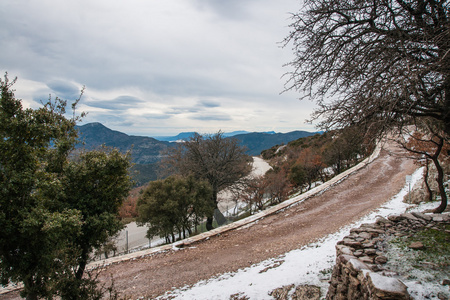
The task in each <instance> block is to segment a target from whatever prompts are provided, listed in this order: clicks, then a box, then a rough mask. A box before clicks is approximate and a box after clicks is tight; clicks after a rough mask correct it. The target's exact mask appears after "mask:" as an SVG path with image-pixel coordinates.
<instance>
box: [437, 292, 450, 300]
mask: <svg viewBox="0 0 450 300" xmlns="http://www.w3.org/2000/svg"><path fill="white" fill-rule="evenodd" d="M437 297H438V299H439V300H448V297H447V296H446V295H445V294H444V293H442V292H439V293H438V294H437Z"/></svg>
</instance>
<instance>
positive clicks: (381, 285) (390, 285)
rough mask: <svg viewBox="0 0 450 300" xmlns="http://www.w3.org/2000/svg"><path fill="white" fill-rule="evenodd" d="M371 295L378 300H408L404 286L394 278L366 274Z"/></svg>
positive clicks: (370, 273)
mask: <svg viewBox="0 0 450 300" xmlns="http://www.w3.org/2000/svg"><path fill="white" fill-rule="evenodd" d="M367 278H368V281H369V284H370V285H371V286H372V288H373V293H374V294H375V295H376V296H377V297H379V298H380V299H405V300H406V299H409V294H408V291H407V287H406V285H405V284H404V283H403V282H401V281H400V280H398V279H396V278H390V277H386V276H383V275H380V274H377V273H373V272H369V273H367Z"/></svg>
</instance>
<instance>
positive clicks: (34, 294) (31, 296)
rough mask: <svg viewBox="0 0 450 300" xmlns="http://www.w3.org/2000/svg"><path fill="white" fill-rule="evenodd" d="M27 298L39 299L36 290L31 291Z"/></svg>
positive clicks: (29, 299) (31, 299)
mask: <svg viewBox="0 0 450 300" xmlns="http://www.w3.org/2000/svg"><path fill="white" fill-rule="evenodd" d="M26 299H27V300H38V296H37V294H36V293H35V292H30V293H28V294H27V298H26Z"/></svg>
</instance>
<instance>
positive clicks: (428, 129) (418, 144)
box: [397, 122, 450, 213]
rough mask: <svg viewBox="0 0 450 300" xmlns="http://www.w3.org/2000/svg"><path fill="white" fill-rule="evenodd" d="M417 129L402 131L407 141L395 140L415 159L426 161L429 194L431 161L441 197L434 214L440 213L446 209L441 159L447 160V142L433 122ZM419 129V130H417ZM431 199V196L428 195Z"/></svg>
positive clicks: (446, 201)
mask: <svg viewBox="0 0 450 300" xmlns="http://www.w3.org/2000/svg"><path fill="white" fill-rule="evenodd" d="M420 125H421V126H420V127H419V128H416V127H414V130H407V129H406V128H405V130H404V131H403V136H406V137H407V140H404V141H401V140H399V139H397V140H398V141H399V143H400V145H401V146H402V147H403V148H404V149H406V150H407V151H409V152H410V153H411V154H412V157H413V158H415V159H425V160H426V172H427V174H426V178H425V183H426V185H427V189H428V192H429V193H431V191H430V188H429V187H428V182H427V180H428V161H429V160H431V161H432V162H433V164H434V166H435V167H436V171H437V178H436V182H437V184H438V188H439V195H440V196H441V203H440V205H439V206H438V207H437V208H436V209H435V210H434V212H435V213H442V212H444V210H445V209H446V208H447V203H448V200H447V194H446V191H445V187H444V181H445V180H444V169H443V168H442V165H441V160H442V159H443V158H447V159H448V151H449V149H450V146H449V143H448V141H446V139H445V138H444V134H443V133H442V131H440V130H439V129H438V128H436V127H434V126H433V122H422V123H421V124H420ZM418 129H419V130H418ZM430 197H431V195H430Z"/></svg>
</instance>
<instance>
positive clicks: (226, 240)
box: [2, 150, 416, 299]
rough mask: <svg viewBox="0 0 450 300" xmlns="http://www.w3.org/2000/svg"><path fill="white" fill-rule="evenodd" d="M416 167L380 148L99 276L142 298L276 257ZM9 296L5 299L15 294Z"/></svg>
mask: <svg viewBox="0 0 450 300" xmlns="http://www.w3.org/2000/svg"><path fill="white" fill-rule="evenodd" d="M415 169H416V166H414V164H413V162H412V161H411V160H407V159H405V158H400V157H396V156H391V155H389V154H388V152H387V151H385V150H382V151H381V153H380V156H379V157H378V158H377V159H376V160H375V161H373V162H372V163H371V164H369V165H367V166H366V167H364V168H362V169H360V170H359V171H357V172H355V173H353V174H352V175H350V176H349V177H348V178H347V179H345V180H344V181H342V182H340V183H339V184H337V185H335V186H333V187H332V188H330V189H328V190H326V191H325V192H323V193H321V194H319V195H317V196H314V197H311V198H309V199H307V200H306V201H304V202H301V203H299V204H296V205H294V206H292V207H290V208H288V209H285V210H282V211H280V212H278V213H276V214H274V215H270V216H268V217H266V218H264V219H261V220H259V221H258V222H255V223H253V224H252V225H251V226H244V227H242V228H240V229H237V230H232V231H229V232H226V233H224V234H221V235H216V236H213V237H211V238H210V239H208V240H206V241H203V242H199V243H196V244H194V245H190V247H189V248H185V249H181V250H177V251H175V250H174V251H167V252H164V253H159V254H155V255H152V256H150V257H146V258H141V259H137V260H132V261H127V262H123V263H120V264H116V265H111V266H109V267H107V268H106V269H104V270H103V271H102V272H101V274H100V279H101V280H102V281H103V282H104V283H105V284H109V283H110V282H111V278H113V279H114V285H115V288H116V289H117V290H118V291H120V293H121V296H128V297H130V298H131V299H137V298H139V297H144V298H145V299H147V298H152V297H155V296H158V295H161V294H164V292H166V291H168V290H170V289H172V288H173V287H183V286H185V285H192V284H195V283H196V282H198V281H199V280H204V279H209V278H211V277H213V276H216V275H219V274H222V273H225V272H233V271H237V270H238V269H241V268H245V267H249V266H251V265H252V264H255V263H258V262H261V261H263V260H266V259H269V258H274V257H278V256H279V255H281V254H284V253H286V252H289V251H291V250H294V249H298V248H301V247H302V246H304V245H306V244H308V243H310V242H312V241H315V240H317V239H319V238H322V237H324V236H326V235H328V234H331V233H334V232H336V231H337V230H338V229H339V228H340V227H342V226H345V225H347V224H350V223H352V222H354V221H356V220H358V219H360V218H361V217H363V216H364V215H366V214H368V213H369V212H371V211H373V210H374V209H376V208H378V207H379V206H381V205H382V204H383V203H385V202H386V201H388V200H389V199H390V198H391V197H392V196H394V195H395V194H397V193H398V191H399V190H400V189H401V188H402V187H403V186H404V184H405V176H406V175H410V174H412V173H413V172H414V170H415ZM2 296H6V295H2ZM12 296H13V295H9V296H7V298H5V299H15V298H14V297H12Z"/></svg>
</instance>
